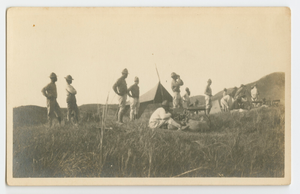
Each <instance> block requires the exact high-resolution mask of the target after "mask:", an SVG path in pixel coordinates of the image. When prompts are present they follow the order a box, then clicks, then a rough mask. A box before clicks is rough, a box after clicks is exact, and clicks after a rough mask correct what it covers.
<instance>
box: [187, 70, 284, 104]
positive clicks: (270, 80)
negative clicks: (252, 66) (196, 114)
mask: <svg viewBox="0 0 300 194" xmlns="http://www.w3.org/2000/svg"><path fill="white" fill-rule="evenodd" d="M254 83H256V84H257V89H258V91H259V93H260V95H259V98H260V99H263V98H266V100H269V99H271V100H280V102H282V103H284V95H285V93H284V91H285V74H284V73H282V72H275V73H271V74H269V75H266V76H264V77H262V78H261V79H259V80H257V81H255V82H251V83H248V84H245V85H246V87H247V91H249V92H248V95H250V90H251V86H252V85H253V84H254ZM212 87H213V86H212ZM237 87H239V86H237ZM227 90H228V93H230V92H232V90H233V87H232V88H227ZM222 96H223V91H220V92H218V93H215V94H214V96H213V100H220V99H221V98H222ZM196 100H198V101H199V104H205V99H204V96H203V95H197V96H192V97H191V103H194V102H195V101H196Z"/></svg>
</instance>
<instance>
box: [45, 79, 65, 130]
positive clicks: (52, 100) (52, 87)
mask: <svg viewBox="0 0 300 194" xmlns="http://www.w3.org/2000/svg"><path fill="white" fill-rule="evenodd" d="M49 77H50V79H51V82H50V83H49V84H48V85H46V86H45V87H44V88H43V89H42V94H43V95H44V96H45V97H46V98H47V117H48V122H49V127H51V126H52V119H53V117H55V116H56V117H57V120H58V122H59V124H61V120H62V114H61V111H60V107H59V105H58V103H57V101H56V98H57V90H56V84H55V82H56V81H57V76H56V74H55V73H51V74H50V76H49Z"/></svg>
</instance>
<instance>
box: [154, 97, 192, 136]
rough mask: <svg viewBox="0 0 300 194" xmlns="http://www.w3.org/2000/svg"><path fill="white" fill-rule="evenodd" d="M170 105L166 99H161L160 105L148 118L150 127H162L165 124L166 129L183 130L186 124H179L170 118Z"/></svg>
mask: <svg viewBox="0 0 300 194" xmlns="http://www.w3.org/2000/svg"><path fill="white" fill-rule="evenodd" d="M171 116H172V114H171V113H170V105H169V102H168V101H167V100H165V101H163V103H162V106H161V107H159V108H158V109H156V110H155V111H154V112H153V113H152V115H151V117H150V120H149V127H150V128H151V129H158V128H163V126H165V125H167V126H168V129H172V128H174V127H175V128H177V130H184V129H186V128H187V126H181V125H180V124H179V123H177V122H176V121H174V120H173V119H172V118H171Z"/></svg>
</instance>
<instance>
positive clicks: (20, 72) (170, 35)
mask: <svg viewBox="0 0 300 194" xmlns="http://www.w3.org/2000/svg"><path fill="white" fill-rule="evenodd" d="M7 18H8V22H7V29H8V31H7V33H8V38H7V45H8V47H7V53H8V55H7V56H8V57H7V64H8V65H7V73H8V76H7V78H8V79H7V81H8V83H7V92H8V94H9V95H11V96H13V97H14V98H13V100H12V101H10V102H11V103H12V106H13V107H16V106H21V105H38V106H46V99H45V97H44V96H43V95H42V93H41V89H42V88H43V87H44V86H46V85H47V84H48V83H49V82H50V79H49V75H50V73H51V72H55V73H56V74H57V75H58V82H56V85H57V91H58V99H57V101H58V103H59V104H60V106H61V107H66V92H65V86H66V81H65V79H64V77H65V76H67V75H69V74H70V75H72V77H73V78H74V81H73V86H74V87H75V88H76V90H77V92H78V94H77V96H76V98H77V103H78V105H82V104H89V103H105V100H106V97H107V95H108V92H110V96H109V103H117V98H116V96H115V95H114V92H113V91H112V85H113V84H114V82H115V81H116V80H117V79H118V78H119V77H120V76H121V71H122V70H123V69H124V68H127V69H128V70H129V76H128V78H127V85H128V87H129V86H130V85H132V84H133V79H134V77H135V76H138V77H139V78H140V93H141V94H143V93H145V92H147V91H148V90H149V89H151V88H152V87H154V86H155V84H156V83H157V82H158V77H157V74H156V70H155V64H156V65H157V68H158V71H159V74H160V78H161V82H162V84H163V85H164V86H165V88H166V89H167V90H168V91H169V92H171V89H170V83H171V77H170V74H171V73H172V72H176V73H177V74H179V75H180V76H181V78H182V80H183V81H184V86H183V87H182V89H181V90H182V91H184V88H185V87H189V88H190V90H191V93H192V96H194V95H200V94H201V95H203V92H204V88H205V86H206V82H207V80H208V79H209V78H210V79H212V81H213V83H212V86H211V87H212V91H213V94H215V93H217V92H219V91H220V90H222V89H223V88H229V87H234V86H240V84H247V83H250V82H253V81H256V80H258V79H260V78H261V77H263V76H265V75H267V74H270V73H273V72H286V73H289V68H290V63H291V62H290V12H289V10H288V9H287V8H286V9H284V8H277V9H270V8H261V9H253V8H252V9H250V8H246V9H234V8H231V9H229V8H228V9H226V8H225V9H224V8H223V9H212V8H211V9H205V8H202V9H197V8H194V9H180V8H176V9H168V8H161V9H156V10H155V9H151V8H148V9H143V10H142V9H134V8H132V9H123V10H122V9H101V8H91V9H80V8H77V9H71V8H69V9H57V8H50V9H42V8H35V9H29V8H23V9H20V8H15V9H11V10H9V11H8V16H7ZM287 67H288V68H287ZM182 94H183V92H182Z"/></svg>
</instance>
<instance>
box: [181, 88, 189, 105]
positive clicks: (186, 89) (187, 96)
mask: <svg viewBox="0 0 300 194" xmlns="http://www.w3.org/2000/svg"><path fill="white" fill-rule="evenodd" d="M190 95H191V92H190V89H189V88H185V94H184V95H183V96H182V100H183V102H184V103H185V106H186V108H188V107H189V106H190V102H191V100H190Z"/></svg>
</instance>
